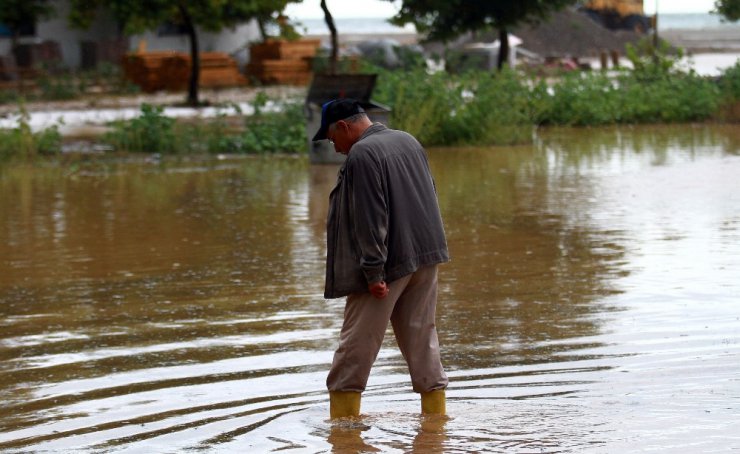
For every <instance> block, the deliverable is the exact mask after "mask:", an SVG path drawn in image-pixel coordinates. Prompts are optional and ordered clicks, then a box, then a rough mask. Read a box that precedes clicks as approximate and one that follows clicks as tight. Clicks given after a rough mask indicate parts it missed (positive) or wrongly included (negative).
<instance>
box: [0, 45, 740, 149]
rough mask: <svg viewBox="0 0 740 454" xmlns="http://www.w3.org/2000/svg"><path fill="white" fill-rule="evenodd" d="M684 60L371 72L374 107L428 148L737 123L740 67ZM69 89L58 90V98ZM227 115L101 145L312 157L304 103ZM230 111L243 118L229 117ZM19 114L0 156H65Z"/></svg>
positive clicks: (117, 130)
mask: <svg viewBox="0 0 740 454" xmlns="http://www.w3.org/2000/svg"><path fill="white" fill-rule="evenodd" d="M680 57H681V55H680V54H679V55H669V53H668V52H667V49H666V48H661V49H657V50H655V49H652V48H650V47H648V46H636V47H633V48H630V49H629V52H628V58H629V59H630V61H631V63H632V65H631V66H632V67H631V68H629V69H627V68H622V69H617V70H614V71H610V72H608V73H607V72H602V71H585V72H583V71H577V72H566V73H561V74H557V75H555V76H550V77H543V76H542V75H540V74H533V73H527V72H526V71H514V70H506V69H505V70H504V71H500V72H488V71H480V70H470V71H466V72H462V73H459V74H449V73H446V72H437V73H432V74H430V73H429V72H428V71H427V70H426V67H425V66H422V65H416V66H413V65H407V66H405V67H404V69H396V70H387V69H382V68H378V67H374V66H373V67H372V68H371V70H372V71H374V72H377V73H378V74H379V77H378V84H377V86H376V88H375V92H374V95H373V99H374V100H375V101H377V102H380V103H383V104H386V105H388V106H389V107H391V109H392V113H391V123H392V126H393V127H394V128H397V129H403V130H406V131H408V132H409V133H411V134H413V135H414V136H416V137H417V138H419V140H420V141H421V142H422V143H424V144H425V145H510V144H518V143H529V142H531V141H532V138H533V131H534V128H535V127H537V126H543V125H564V126H601V125H610V124H635V123H682V122H696V121H707V120H714V119H716V120H727V119H730V120H732V119H733V118H734V117H733V115H734V113H733V112H735V111H736V110H738V108H737V105H738V102H740V62H739V63H737V64H736V65H735V66H734V67H731V68H729V69H727V70H726V71H725V72H724V73H723V75H722V76H721V77H720V78H718V79H710V78H706V77H702V76H700V75H698V74H696V73H695V72H693V71H691V70H687V69H686V68H681V67H679V64H678V62H679V59H680ZM368 66H369V65H368ZM62 88H63V87H62ZM62 88H59V87H58V88H57V89H58V90H59V93H57V95H58V96H59V97H63V96H62V95H63V94H64V93H62V92H64V91H65V90H63V89H62ZM224 107H225V109H224V111H223V112H222V113H221V114H219V115H218V116H216V117H215V118H210V119H199V120H197V121H193V120H176V119H174V118H171V117H168V116H167V115H166V114H165V111H164V109H163V108H162V107H158V106H153V105H148V104H144V105H143V106H142V107H141V114H140V116H139V117H137V118H135V119H132V120H128V121H121V122H116V123H114V124H112V125H111V131H110V132H109V133H107V134H106V135H104V136H103V137H102V138H101V139H100V140H101V141H102V142H104V143H106V144H107V145H109V146H111V147H112V148H113V149H115V150H117V151H126V152H146V153H169V154H174V153H218V154H222V153H242V154H261V153H303V152H305V150H306V149H307V143H306V131H305V117H304V113H303V106H302V100H293V101H280V102H278V101H274V100H270V99H269V98H268V97H267V95H265V94H264V93H258V94H257V96H256V99H255V100H254V102H253V103H252V107H253V110H254V111H253V112H250V113H245V112H242V111H241V110H240V109H239V107H238V106H234V105H227V106H224ZM227 108H228V109H229V110H230V111H231V112H235V113H228V114H227V113H226V112H227ZM19 109H20V111H21V114H20V115H19V117H18V124H17V127H14V128H12V129H7V130H0V157H4V158H6V157H10V156H15V157H28V156H37V155H44V154H53V153H56V152H59V151H60V150H61V143H62V140H61V135H60V134H59V130H58V128H57V127H56V126H55V127H52V128H49V129H46V130H44V131H40V132H32V130H31V128H30V126H29V122H28V114H27V113H26V112H25V109H24V108H23V103H22V102H21V103H20V108H19ZM728 112H729V114H728ZM736 119H737V118H735V120H736Z"/></svg>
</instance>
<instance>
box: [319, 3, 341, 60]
mask: <svg viewBox="0 0 740 454" xmlns="http://www.w3.org/2000/svg"><path fill="white" fill-rule="evenodd" d="M321 9H322V10H323V11H324V22H326V26H327V27H329V32H330V33H331V55H330V56H329V74H336V73H337V63H338V61H339V40H338V39H337V27H335V26H334V18H333V17H332V16H331V13H330V12H329V8H327V7H326V0H321Z"/></svg>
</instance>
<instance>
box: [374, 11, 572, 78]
mask: <svg viewBox="0 0 740 454" xmlns="http://www.w3.org/2000/svg"><path fill="white" fill-rule="evenodd" d="M389 1H392V0H389ZM576 1H577V0H496V1H492V0H402V2H401V9H400V10H399V12H398V14H396V15H395V16H394V17H393V19H392V22H393V23H395V24H398V25H405V24H407V23H412V24H414V25H415V26H416V29H417V30H418V31H419V32H421V33H425V34H426V35H427V38H426V39H427V40H441V41H448V40H450V39H452V38H455V37H458V36H460V35H462V34H463V33H466V32H474V31H479V30H489V29H497V30H498V31H499V39H500V43H501V48H500V52H499V59H498V67H499V69H501V67H502V66H503V64H504V62H506V59H507V58H508V56H509V39H508V30H510V29H511V28H513V27H514V26H516V25H518V24H521V23H525V22H527V23H537V22H538V21H540V20H542V19H544V18H546V17H547V16H548V15H549V14H550V13H552V12H555V11H558V10H560V9H563V8H564V7H566V6H568V5H572V4H575V3H576Z"/></svg>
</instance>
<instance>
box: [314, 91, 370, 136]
mask: <svg viewBox="0 0 740 454" xmlns="http://www.w3.org/2000/svg"><path fill="white" fill-rule="evenodd" d="M364 112H365V109H363V108H362V106H361V105H360V102H359V101H358V100H356V99H352V98H340V99H334V100H332V101H329V102H327V103H324V105H323V106H321V127H320V128H319V130H318V131H317V132H316V135H315V136H313V140H314V141H316V140H324V139H326V131H327V130H328V129H329V125H330V124H332V123H336V122H337V121H339V120H344V119H345V118H349V117H351V116H352V115H356V114H358V113H364Z"/></svg>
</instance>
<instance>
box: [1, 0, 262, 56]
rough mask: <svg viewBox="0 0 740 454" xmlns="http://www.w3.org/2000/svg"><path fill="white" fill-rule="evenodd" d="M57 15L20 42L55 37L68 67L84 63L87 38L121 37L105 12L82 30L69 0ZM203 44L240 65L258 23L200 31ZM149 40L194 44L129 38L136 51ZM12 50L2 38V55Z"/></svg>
mask: <svg viewBox="0 0 740 454" xmlns="http://www.w3.org/2000/svg"><path fill="white" fill-rule="evenodd" d="M54 4H55V7H56V10H57V14H56V15H55V17H54V18H53V19H51V20H48V21H43V22H40V23H38V24H37V26H36V36H34V37H22V38H21V39H20V41H19V42H20V43H40V42H42V41H45V40H52V41H56V42H58V43H59V45H60V48H61V53H62V61H63V64H64V66H65V67H68V68H79V67H80V64H81V62H82V44H81V43H83V42H85V41H96V42H103V41H113V40H116V39H118V38H119V32H118V26H117V24H116V23H115V21H114V20H113V19H112V18H111V17H110V16H109V15H105V14H98V17H97V18H96V20H95V22H94V23H93V24H92V26H91V27H90V28H89V29H88V30H78V29H74V28H72V27H70V25H69V23H68V21H67V16H68V15H69V8H70V6H69V2H67V1H66V0H60V1H56V2H54ZM198 36H199V44H200V50H201V52H213V51H218V52H226V53H228V54H231V55H232V56H234V57H235V58H236V59H237V62H238V63H239V64H240V65H243V64H245V63H246V62H247V60H248V58H249V51H248V46H249V43H250V42H254V41H259V40H261V36H260V33H259V27H258V26H257V23H256V22H254V21H252V22H250V23H247V24H244V25H240V26H238V27H234V28H233V29H230V28H227V29H224V30H223V31H221V32H219V33H207V32H203V31H200V32H199V34H198ZM142 41H143V42H145V45H146V49H147V50H149V51H156V50H173V51H180V52H190V43H189V41H188V37H187V35H174V36H159V35H158V33H157V32H147V33H142V34H139V35H133V36H131V37H129V38H128V47H129V50H136V49H137V48H138V46H139V43H141V42H142ZM10 51H11V42H10V38H4V37H0V56H2V55H9V54H10Z"/></svg>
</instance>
